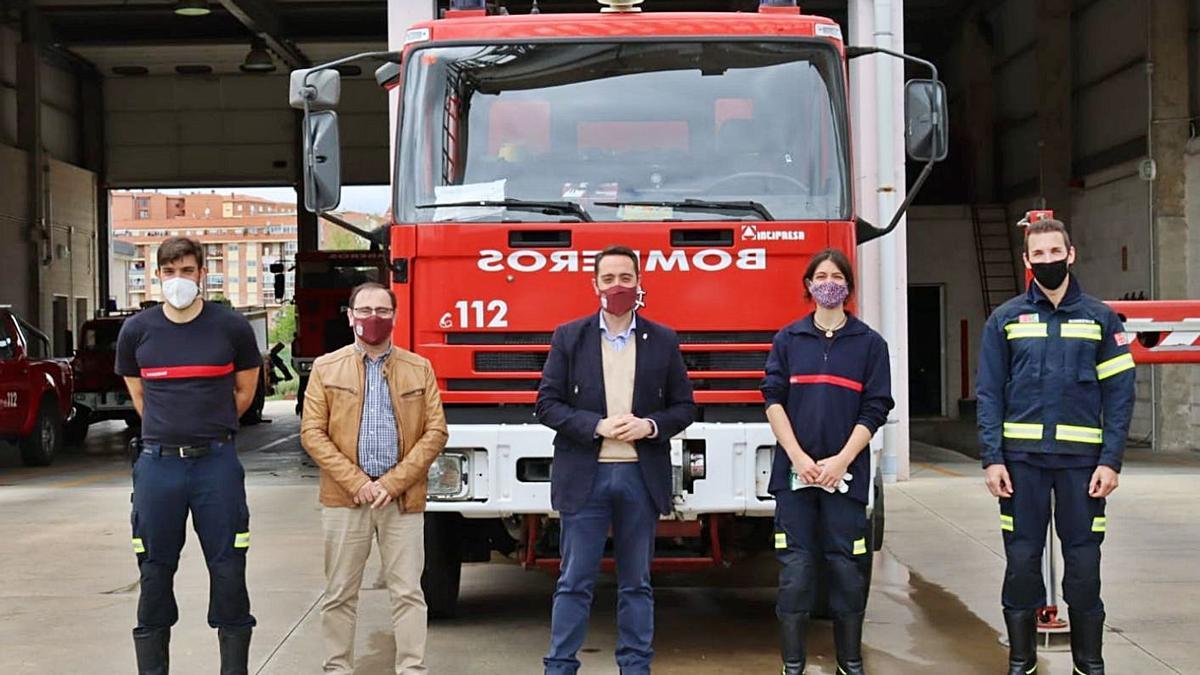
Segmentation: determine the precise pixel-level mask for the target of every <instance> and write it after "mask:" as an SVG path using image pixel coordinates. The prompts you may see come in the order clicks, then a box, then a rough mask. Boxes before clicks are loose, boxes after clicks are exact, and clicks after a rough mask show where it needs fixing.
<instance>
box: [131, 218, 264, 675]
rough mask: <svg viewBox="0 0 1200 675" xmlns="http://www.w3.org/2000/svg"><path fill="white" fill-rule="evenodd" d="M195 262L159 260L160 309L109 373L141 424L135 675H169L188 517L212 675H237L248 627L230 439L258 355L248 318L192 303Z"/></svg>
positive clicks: (138, 326) (147, 314)
mask: <svg viewBox="0 0 1200 675" xmlns="http://www.w3.org/2000/svg"><path fill="white" fill-rule="evenodd" d="M204 271H205V270H204V250H203V249H202V248H201V247H200V244H199V243H197V242H196V241H193V240H191V239H185V238H183V237H171V238H169V239H167V240H166V241H164V242H163V244H162V246H160V247H159V248H158V276H159V281H160V282H161V288H162V294H163V299H164V300H165V301H166V303H165V304H163V305H159V306H156V307H153V308H151V309H147V310H144V311H142V312H138V313H137V314H136V315H134V316H133V317H131V318H130V319H129V320H127V321H126V322H125V323H124V325H122V326H121V333H120V335H119V336H118V338H117V358H116V372H117V374H118V375H121V376H122V377H124V379H125V383H126V386H127V387H128V388H129V394H130V398H132V399H133V403H134V406H135V407H136V408H137V411H138V414H140V415H141V417H142V443H141V446H140V448H141V452H140V453H139V454H138V457H137V460H136V461H135V463H134V465H133V514H132V518H131V520H132V525H133V551H134V553H136V554H137V561H138V569H139V571H140V573H141V575H140V581H141V593H140V595H139V598H138V608H137V627H136V628H134V630H133V643H134V651H135V653H136V656H137V667H138V673H139V674H141V675H167V672H168V651H169V649H168V647H169V642H170V639H171V626H173V625H174V624H175V622H176V621H177V620H178V619H179V609H178V607H177V605H176V603H175V593H174V579H175V570H176V569H177V568H178V566H179V553H180V550H181V549H182V548H183V543H184V538H185V534H186V530H185V527H186V525H187V519H188V513H189V512H190V513H191V516H192V525H193V527H194V528H195V530H196V534H197V535H198V536H199V538H200V546H201V548H202V549H204V560H205V562H206V563H207V565H208V574H209V605H208V624H209V625H210V626H212V627H213V628H216V629H217V636H218V642H219V644H220V650H221V670H220V672H221V675H246V673H247V670H248V659H249V650H250V635H251V631H252V628H253V626H254V617H253V616H252V615H251V614H250V597H249V594H248V592H247V590H246V551H247V549H248V548H249V546H250V512H249V510H248V509H247V507H246V489H245V471H244V470H243V469H242V465H241V462H239V461H238V457H237V450H236V448H235V447H234V442H233V435H234V433H235V432H236V431H237V429H238V418H239V417H240V416H241V415H242V413H244V412H246V410H247V409H248V408H249V407H250V403H251V402H252V401H253V399H254V393H255V389H256V387H257V384H258V374H259V368H261V367H262V355H261V353H260V352H259V348H258V342H257V340H256V339H255V337H254V330H253V329H252V328H251V327H250V324H249V323H248V322H247V321H246V318H245V317H243V316H241V315H240V314H237V313H235V312H233V311H232V310H230V309H228V308H226V307H223V306H221V305H218V304H216V303H212V302H205V301H204V300H203V299H202V298H200V297H199V292H200V288H201V285H202V284H203V283H204Z"/></svg>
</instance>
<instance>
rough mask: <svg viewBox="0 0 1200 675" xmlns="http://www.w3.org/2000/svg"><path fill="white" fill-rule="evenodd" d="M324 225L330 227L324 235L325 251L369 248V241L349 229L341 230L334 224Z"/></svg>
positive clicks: (363, 249)
mask: <svg viewBox="0 0 1200 675" xmlns="http://www.w3.org/2000/svg"><path fill="white" fill-rule="evenodd" d="M326 227H329V228H330V229H329V232H328V233H327V234H326V235H325V250H327V251H365V250H367V249H368V248H371V242H369V241H367V240H366V239H363V238H362V237H360V236H358V235H357V234H354V233H353V232H351V231H349V230H343V229H342V228H340V227H337V226H336V225H326Z"/></svg>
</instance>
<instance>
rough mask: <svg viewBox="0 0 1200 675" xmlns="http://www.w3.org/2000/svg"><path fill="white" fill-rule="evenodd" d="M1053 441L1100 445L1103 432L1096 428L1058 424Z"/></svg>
mask: <svg viewBox="0 0 1200 675" xmlns="http://www.w3.org/2000/svg"><path fill="white" fill-rule="evenodd" d="M1054 440H1056V441H1070V442H1072V443H1091V444H1093V445H1100V444H1101V443H1103V442H1104V430H1103V429H1097V428H1096V427H1073V426H1071V425H1070V424H1060V425H1058V426H1057V427H1055V428H1054Z"/></svg>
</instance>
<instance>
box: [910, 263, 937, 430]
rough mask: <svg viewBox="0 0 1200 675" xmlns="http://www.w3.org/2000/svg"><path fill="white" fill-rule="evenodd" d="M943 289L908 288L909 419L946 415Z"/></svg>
mask: <svg viewBox="0 0 1200 675" xmlns="http://www.w3.org/2000/svg"><path fill="white" fill-rule="evenodd" d="M945 326H946V317H945V289H944V288H943V286H942V285H941V284H931V285H914V286H909V288H908V405H909V414H910V415H911V416H913V417H944V416H945V415H946V405H945V401H946V396H945V381H946V377H945V372H946V367H945V364H946V334H945Z"/></svg>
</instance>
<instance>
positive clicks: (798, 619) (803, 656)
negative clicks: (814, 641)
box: [779, 612, 808, 675]
mask: <svg viewBox="0 0 1200 675" xmlns="http://www.w3.org/2000/svg"><path fill="white" fill-rule="evenodd" d="M807 624H808V614H807V613H806V612H795V613H786V614H785V613H780V614H779V646H780V650H781V651H782V652H783V675H804V664H805V662H806V661H807V660H808V652H807V650H805V647H804V628H805V626H806V625H807Z"/></svg>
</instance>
